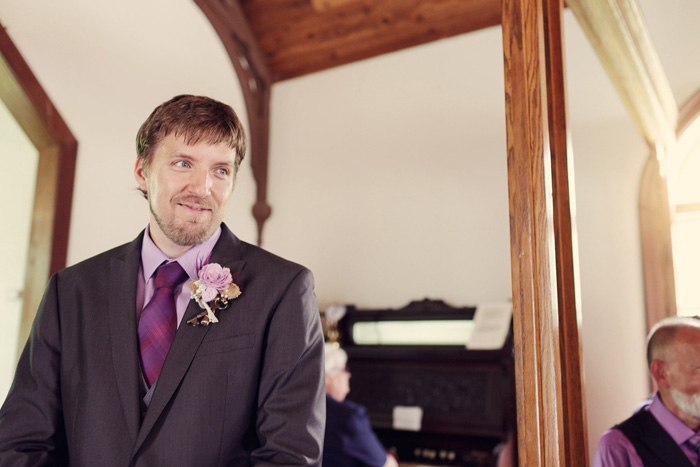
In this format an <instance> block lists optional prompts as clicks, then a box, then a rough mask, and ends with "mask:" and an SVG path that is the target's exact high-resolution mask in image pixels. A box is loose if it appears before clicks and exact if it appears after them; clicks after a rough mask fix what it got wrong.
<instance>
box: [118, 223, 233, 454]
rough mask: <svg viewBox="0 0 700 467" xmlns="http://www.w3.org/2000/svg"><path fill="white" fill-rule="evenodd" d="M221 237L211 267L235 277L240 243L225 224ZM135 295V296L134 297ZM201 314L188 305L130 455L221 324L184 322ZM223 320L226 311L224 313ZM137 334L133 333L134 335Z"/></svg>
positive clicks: (139, 445) (214, 250) (196, 306)
mask: <svg viewBox="0 0 700 467" xmlns="http://www.w3.org/2000/svg"><path fill="white" fill-rule="evenodd" d="M221 229H222V232H221V237H220V238H219V241H218V242H217V243H216V245H215V246H214V249H213V250H212V255H211V259H210V261H209V262H210V263H219V264H221V265H222V266H224V267H227V268H229V269H230V270H231V273H232V274H236V273H238V272H240V271H242V270H243V267H244V266H245V261H243V260H241V259H240V258H239V257H238V255H239V254H240V249H239V248H238V246H239V244H240V241H239V240H238V239H237V238H236V237H235V236H234V235H233V234H232V233H231V231H230V230H228V228H226V226H225V225H224V224H221ZM134 295H135V293H134ZM234 303H235V301H234ZM232 306H235V305H233V303H232ZM201 311H203V310H202V309H200V308H199V306H198V305H197V303H196V302H194V300H193V301H190V303H189V305H188V306H187V310H186V311H185V315H184V316H183V318H182V321H181V323H180V326H179V327H178V329H177V332H176V333H175V339H174V340H173V343H172V345H171V346H170V350H169V351H168V356H167V357H166V358H165V362H164V363H163V368H162V369H161V372H160V376H159V377H158V381H157V383H156V388H155V391H154V393H153V399H151V403H150V405H149V407H148V410H147V411H146V416H145V417H144V419H143V423H142V424H141V430H140V431H139V433H138V437H137V439H136V444H135V445H134V450H133V452H132V455H135V454H136V452H137V451H138V450H139V449H140V447H141V445H142V444H143V442H144V441H145V440H146V437H147V436H148V434H149V433H150V431H151V429H152V428H153V426H154V425H155V423H156V421H157V420H158V418H159V417H160V415H161V414H162V413H163V409H165V407H166V406H167V404H168V402H169V401H170V399H171V398H172V396H173V394H174V393H175V390H176V389H177V388H178V386H179V385H180V382H181V381H182V378H183V377H184V376H185V374H186V373H187V370H188V368H189V367H190V364H191V363H192V360H193V359H194V356H195V354H196V353H197V349H198V348H199V345H200V344H201V342H202V340H203V339H204V337H205V336H206V335H207V332H209V329H210V327H211V326H219V325H220V323H214V324H210V325H209V326H201V327H200V326H197V327H194V326H192V325H189V324H187V320H189V319H191V318H194V317H195V315H197V314H198V313H199V312H201ZM223 316H224V318H223V319H225V316H226V315H225V311H224V315H223ZM134 332H136V331H134Z"/></svg>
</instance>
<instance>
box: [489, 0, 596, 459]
mask: <svg viewBox="0 0 700 467" xmlns="http://www.w3.org/2000/svg"><path fill="white" fill-rule="evenodd" d="M561 9H562V2H561V0H504V2H503V17H502V20H501V24H502V27H503V47H504V66H505V88H506V131H507V146H508V190H509V204H510V231H511V265H512V283H513V325H514V334H515V369H516V399H517V414H518V417H517V418H518V433H519V439H518V452H519V459H520V465H586V464H587V461H586V459H587V449H586V434H585V427H586V424H585V410H584V406H583V400H584V397H583V381H582V378H581V355H580V343H579V339H578V328H579V315H580V314H579V312H578V298H577V295H578V292H577V288H578V281H577V261H576V254H575V251H574V246H573V245H574V242H573V235H574V234H575V233H574V226H575V221H574V220H573V219H572V214H571V213H572V210H571V197H570V194H569V192H570V190H571V187H570V185H569V180H570V178H571V177H572V172H571V170H572V167H570V160H571V150H570V147H569V146H568V138H567V136H568V129H567V125H566V99H565V86H564V72H563V57H562V44H561V41H562V38H561ZM550 151H551V152H550Z"/></svg>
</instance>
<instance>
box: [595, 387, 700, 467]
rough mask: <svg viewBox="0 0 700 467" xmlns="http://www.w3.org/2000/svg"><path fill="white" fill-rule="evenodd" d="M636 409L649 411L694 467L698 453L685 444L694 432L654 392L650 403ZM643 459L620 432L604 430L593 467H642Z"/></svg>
mask: <svg viewBox="0 0 700 467" xmlns="http://www.w3.org/2000/svg"><path fill="white" fill-rule="evenodd" d="M639 410H648V411H649V412H651V414H652V415H653V416H654V418H655V419H656V421H657V422H659V425H661V427H662V428H663V429H664V430H666V433H668V434H669V435H670V436H671V438H673V440H674V441H675V442H676V444H678V446H680V448H681V450H682V451H683V452H684V453H685V455H686V456H688V459H690V462H691V463H692V464H693V465H695V464H696V463H697V461H698V454H697V453H696V452H695V451H694V450H693V449H692V448H691V447H690V446H688V444H687V443H686V442H687V441H688V440H689V439H690V438H692V437H693V436H695V432H694V431H693V430H691V429H690V428H688V426H687V425H686V424H685V423H683V422H682V421H681V420H679V419H678V418H677V417H676V416H675V415H673V414H672V413H671V411H670V410H668V409H667V408H666V406H665V405H664V403H663V402H662V401H661V397H659V393H658V392H657V393H656V395H655V396H654V399H653V400H652V401H651V404H648V405H645V406H643V407H642V408H641V409H639ZM643 466H644V464H643V463H642V460H641V459H640V458H639V455H637V451H636V450H635V449H634V446H633V445H632V443H631V442H630V440H628V439H627V437H626V436H625V435H623V434H622V432H621V431H620V430H616V429H614V428H613V429H612V430H609V431H607V432H606V433H605V434H604V435H603V436H602V437H601V438H600V442H599V443H598V448H597V449H596V453H595V458H594V459H593V467H643Z"/></svg>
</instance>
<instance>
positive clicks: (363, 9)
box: [241, 0, 501, 81]
mask: <svg viewBox="0 0 700 467" xmlns="http://www.w3.org/2000/svg"><path fill="white" fill-rule="evenodd" d="M335 5H336V6H335V7H329V8H323V9H316V8H314V5H313V4H312V2H310V1H309V0H306V1H304V0H242V1H241V6H242V7H243V9H244V10H245V14H246V16H247V17H248V20H249V22H250V24H251V26H252V28H253V30H254V32H255V35H256V37H257V39H258V41H259V43H260V47H261V48H262V50H263V51H264V54H265V58H266V59H267V62H268V64H269V67H270V70H271V72H272V75H273V80H274V81H280V80H284V79H289V78H294V77H297V76H302V75H305V74H308V73H313V72H316V71H320V70H325V69H328V68H332V67H334V66H338V65H343V64H346V63H351V62H355V61H358V60H363V59H366V58H370V57H374V56H377V55H381V54H384V53H388V52H393V51H397V50H401V49H404V48H406V47H411V46H415V45H419V44H424V43H427V42H431V41H434V40H437V39H442V38H445V37H451V36H455V35H458V34H463V33H466V32H469V31H474V30H477V29H482V28H485V27H488V26H493V25H496V24H498V23H499V21H500V11H501V2H500V0H383V1H381V2H377V1H374V0H354V1H349V2H345V1H343V2H336V3H335ZM330 6H332V4H331V5H330Z"/></svg>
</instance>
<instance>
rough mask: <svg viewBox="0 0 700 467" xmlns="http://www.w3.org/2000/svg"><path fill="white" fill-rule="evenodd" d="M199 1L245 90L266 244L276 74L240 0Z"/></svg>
mask: <svg viewBox="0 0 700 467" xmlns="http://www.w3.org/2000/svg"><path fill="white" fill-rule="evenodd" d="M195 3H196V4H197V5H198V6H199V8H201V10H202V11H203V12H204V14H205V15H206V16H207V18H209V21H210V22H211V24H212V26H213V27H214V30H215V31H216V32H217V34H218V35H219V38H221V41H222V42H223V44H224V47H225V48H226V51H227V52H228V55H229V58H230V59H231V63H232V64H233V68H234V69H235V70H236V75H237V76H238V79H239V81H240V84H241V89H242V90H243V97H244V99H245V103H246V109H247V111H248V126H249V127H250V138H249V139H250V164H251V167H252V169H253V177H254V178H255V183H256V201H255V204H254V205H253V217H254V218H255V221H256V224H257V227H258V245H262V234H263V228H264V225H265V221H266V220H267V219H268V218H269V217H270V214H271V213H272V208H271V207H270V205H269V204H268V203H267V164H268V154H269V144H270V90H271V89H270V88H271V86H272V77H271V74H270V70H269V68H268V66H267V62H266V61H265V58H264V56H263V53H262V50H261V49H260V46H259V44H258V41H257V39H256V38H255V35H254V34H253V31H252V29H251V28H250V25H249V24H248V20H247V18H246V16H245V14H244V13H243V10H242V9H241V6H240V5H239V3H238V0H195Z"/></svg>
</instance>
